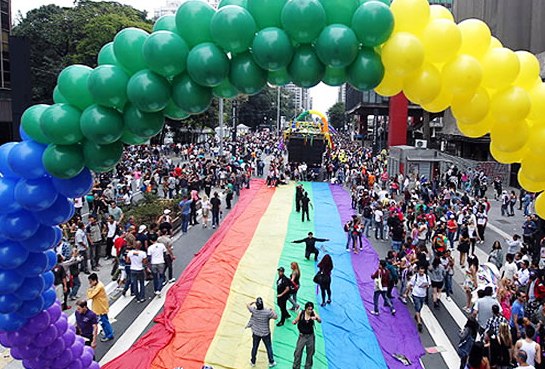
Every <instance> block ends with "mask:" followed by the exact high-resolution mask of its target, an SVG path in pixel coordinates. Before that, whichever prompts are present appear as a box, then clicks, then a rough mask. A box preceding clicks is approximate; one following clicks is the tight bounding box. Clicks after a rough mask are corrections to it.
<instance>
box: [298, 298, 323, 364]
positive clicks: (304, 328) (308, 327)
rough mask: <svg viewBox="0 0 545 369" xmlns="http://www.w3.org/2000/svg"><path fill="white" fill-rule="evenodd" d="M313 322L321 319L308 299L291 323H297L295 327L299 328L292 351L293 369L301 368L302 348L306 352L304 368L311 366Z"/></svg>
mask: <svg viewBox="0 0 545 369" xmlns="http://www.w3.org/2000/svg"><path fill="white" fill-rule="evenodd" d="M314 322H318V323H321V322H322V319H321V318H320V316H319V315H318V313H317V312H315V311H314V304H313V303H312V302H310V301H309V302H307V303H306V304H305V310H304V311H300V312H299V314H298V315H297V318H295V320H294V321H293V324H297V329H298V330H299V338H297V344H296V345H295V352H294V353H293V369H300V368H301V358H302V356H303V349H305V348H306V353H307V359H306V361H305V369H311V368H312V357H313V356H314Z"/></svg>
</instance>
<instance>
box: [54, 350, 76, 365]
mask: <svg viewBox="0 0 545 369" xmlns="http://www.w3.org/2000/svg"><path fill="white" fill-rule="evenodd" d="M73 359H74V356H73V355H72V351H71V350H70V348H67V349H66V350H64V351H63V352H61V353H60V354H59V356H57V358H56V359H55V360H53V362H52V363H51V367H52V368H55V369H64V368H66V367H67V366H68V365H70V363H71V362H72V360H73Z"/></svg>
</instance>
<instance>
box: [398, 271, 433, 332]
mask: <svg viewBox="0 0 545 369" xmlns="http://www.w3.org/2000/svg"><path fill="white" fill-rule="evenodd" d="M430 285H431V283H430V277H429V276H428V275H427V274H426V267H425V266H424V265H420V266H419V267H418V273H416V274H415V275H413V276H412V278H411V279H410V280H409V283H408V288H407V291H406V292H405V296H404V297H405V298H407V296H409V293H410V294H411V296H412V298H413V303H414V310H415V312H416V314H415V318H416V323H417V326H418V331H419V332H422V319H421V317H420V311H421V310H422V307H423V306H424V303H425V301H426V297H427V296H428V288H429V287H430Z"/></svg>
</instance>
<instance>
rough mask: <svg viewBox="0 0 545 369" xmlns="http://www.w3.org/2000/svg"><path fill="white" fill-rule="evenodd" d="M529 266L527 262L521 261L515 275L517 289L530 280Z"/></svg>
mask: <svg viewBox="0 0 545 369" xmlns="http://www.w3.org/2000/svg"><path fill="white" fill-rule="evenodd" d="M529 266H530V263H529V262H528V260H523V261H522V263H521V268H520V269H519V270H518V271H517V272H516V273H515V276H514V280H515V284H516V285H517V286H518V287H523V286H526V285H527V284H528V281H529V280H530V271H529V270H528V267H529Z"/></svg>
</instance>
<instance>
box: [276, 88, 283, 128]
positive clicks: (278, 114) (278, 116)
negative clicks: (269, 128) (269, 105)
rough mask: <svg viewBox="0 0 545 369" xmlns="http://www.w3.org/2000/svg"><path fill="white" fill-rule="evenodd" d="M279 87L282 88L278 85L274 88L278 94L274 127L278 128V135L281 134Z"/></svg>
mask: <svg viewBox="0 0 545 369" xmlns="http://www.w3.org/2000/svg"><path fill="white" fill-rule="evenodd" d="M281 88H282V87H281V86H278V87H277V88H276V90H277V94H278V95H277V97H276V127H277V129H278V136H280V135H281V134H282V132H281V127H280V89H281Z"/></svg>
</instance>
